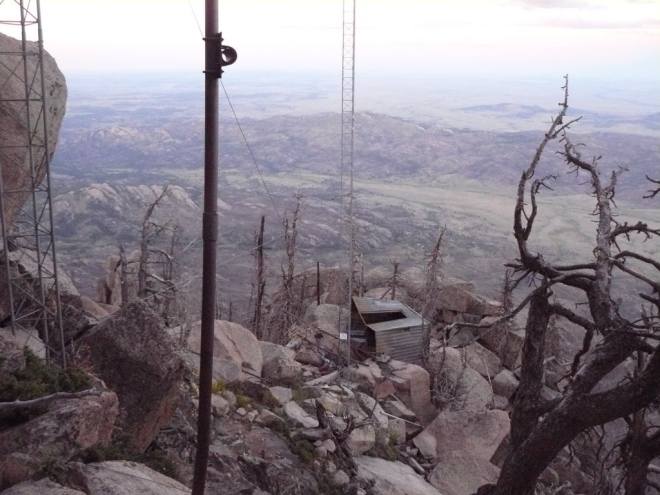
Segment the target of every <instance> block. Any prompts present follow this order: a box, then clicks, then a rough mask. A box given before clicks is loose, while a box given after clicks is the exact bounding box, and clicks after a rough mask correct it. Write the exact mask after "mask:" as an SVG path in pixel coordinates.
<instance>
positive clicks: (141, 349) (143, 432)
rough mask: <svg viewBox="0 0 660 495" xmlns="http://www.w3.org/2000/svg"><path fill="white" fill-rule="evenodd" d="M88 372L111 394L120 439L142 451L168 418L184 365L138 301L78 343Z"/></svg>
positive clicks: (155, 318) (159, 324) (153, 316)
mask: <svg viewBox="0 0 660 495" xmlns="http://www.w3.org/2000/svg"><path fill="white" fill-rule="evenodd" d="M80 346H81V352H82V353H83V354H86V355H87V356H88V358H89V360H90V362H91V364H92V366H93V368H94V372H95V373H96V374H97V375H98V376H99V377H101V378H102V379H103V380H104V381H105V382H106V383H107V385H108V386H109V387H110V388H111V389H112V390H114V391H115V392H117V395H118V396H119V403H120V406H121V412H120V426H121V430H120V431H121V435H122V436H123V437H124V440H125V441H126V442H127V443H128V445H129V446H130V447H132V448H134V449H135V450H137V451H143V450H145V449H146V448H147V447H148V446H149V444H150V443H151V442H152V440H153V439H154V437H155V436H156V434H157V433H158V430H160V428H162V427H163V426H165V425H166V424H167V423H168V422H169V420H170V418H171V417H172V415H173V413H174V411H175V409H176V406H177V402H178V397H179V386H180V384H181V381H182V379H183V376H184V363H183V360H182V359H181V358H180V357H179V354H178V353H177V350H176V345H175V343H174V341H173V339H172V338H171V337H170V336H169V335H168V334H167V332H166V331H165V330H164V326H163V323H162V322H161V320H160V318H159V317H158V316H157V315H156V314H155V313H154V312H153V311H152V310H151V309H150V308H149V307H148V306H147V305H146V304H145V303H144V302H141V301H137V302H134V303H132V304H129V305H128V306H126V307H125V308H124V309H123V310H122V311H121V312H120V313H118V314H116V315H114V316H112V317H110V318H107V319H105V320H104V321H102V322H101V323H100V324H99V325H97V326H96V327H94V328H93V329H92V330H91V331H90V332H88V333H87V334H86V335H85V337H84V338H83V339H81V341H80Z"/></svg>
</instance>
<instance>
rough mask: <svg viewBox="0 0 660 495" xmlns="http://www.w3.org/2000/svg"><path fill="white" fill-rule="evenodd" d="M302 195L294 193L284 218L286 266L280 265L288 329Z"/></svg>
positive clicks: (292, 311) (292, 307)
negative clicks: (291, 209) (290, 211)
mask: <svg viewBox="0 0 660 495" xmlns="http://www.w3.org/2000/svg"><path fill="white" fill-rule="evenodd" d="M301 205H302V195H301V194H296V206H295V208H294V210H293V214H292V215H291V220H289V218H288V216H287V217H285V218H284V221H283V225H282V227H283V229H284V248H285V250H286V267H284V265H282V267H281V268H282V289H283V290H284V313H285V314H284V321H285V327H286V328H285V329H284V331H288V329H289V328H290V327H291V325H292V323H293V315H294V309H295V294H294V293H293V279H294V275H295V272H296V243H297V241H298V220H299V218H300V207H301Z"/></svg>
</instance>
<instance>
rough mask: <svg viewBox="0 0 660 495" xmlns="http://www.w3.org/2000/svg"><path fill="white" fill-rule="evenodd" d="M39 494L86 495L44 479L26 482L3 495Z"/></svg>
mask: <svg viewBox="0 0 660 495" xmlns="http://www.w3.org/2000/svg"><path fill="white" fill-rule="evenodd" d="M39 493H43V494H48V495H86V494H85V492H81V491H80V490H73V489H71V488H67V487H66V486H62V485H60V484H59V483H55V482H54V481H51V480H49V479H48V478H43V479H40V480H38V481H24V482H23V483H19V484H18V485H14V486H12V487H11V488H9V489H7V490H4V491H3V492H2V495H36V494H39Z"/></svg>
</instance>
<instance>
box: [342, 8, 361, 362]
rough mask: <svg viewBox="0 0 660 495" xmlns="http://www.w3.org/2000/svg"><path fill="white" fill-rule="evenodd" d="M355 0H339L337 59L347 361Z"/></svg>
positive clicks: (351, 252) (351, 264) (352, 241)
mask: <svg viewBox="0 0 660 495" xmlns="http://www.w3.org/2000/svg"><path fill="white" fill-rule="evenodd" d="M356 1H357V0H343V9H344V12H343V36H344V40H343V45H342V62H341V169H340V182H341V184H340V190H341V191H340V192H341V202H342V210H343V209H344V201H345V196H344V181H345V175H346V174H348V211H347V216H348V220H347V222H348V237H349V241H348V242H349V248H348V256H349V259H348V326H347V335H346V338H347V361H348V363H349V364H350V362H351V325H352V317H351V314H352V311H351V309H352V304H353V273H354V268H355V223H354V221H353V158H354V155H355V11H356V6H355V4H356Z"/></svg>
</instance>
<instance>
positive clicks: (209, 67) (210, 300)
mask: <svg viewBox="0 0 660 495" xmlns="http://www.w3.org/2000/svg"><path fill="white" fill-rule="evenodd" d="M205 18H206V37H205V38H204V44H205V54H206V56H205V71H204V72H205V116H204V119H205V126H204V217H203V226H202V229H203V234H202V236H203V260H202V274H203V281H202V328H201V333H202V334H201V346H200V347H201V349H200V365H199V410H198V413H197V414H198V415H197V452H196V455H195V470H194V477H193V489H192V495H204V490H205V488H206V474H207V466H208V459H209V443H210V440H211V394H212V388H213V330H214V326H215V302H216V299H215V293H216V277H215V274H216V261H217V260H216V258H217V253H216V249H217V240H218V211H217V210H218V137H219V136H218V131H219V129H218V117H219V111H218V96H219V79H220V76H221V75H222V66H221V65H220V57H221V53H220V51H221V43H222V41H221V40H222V37H221V36H220V35H219V33H218V0H206V10H205Z"/></svg>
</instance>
